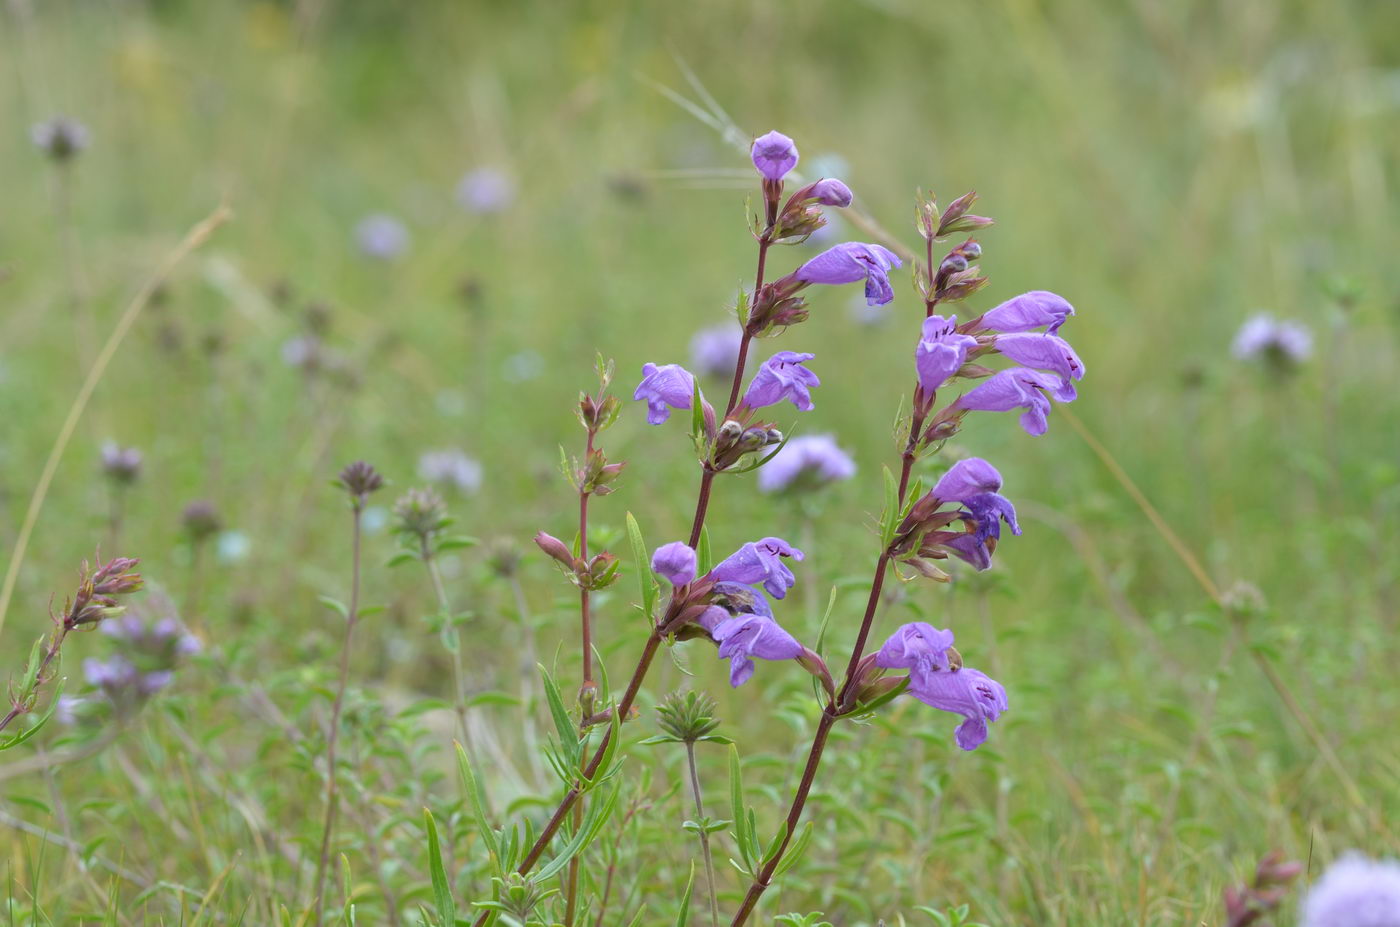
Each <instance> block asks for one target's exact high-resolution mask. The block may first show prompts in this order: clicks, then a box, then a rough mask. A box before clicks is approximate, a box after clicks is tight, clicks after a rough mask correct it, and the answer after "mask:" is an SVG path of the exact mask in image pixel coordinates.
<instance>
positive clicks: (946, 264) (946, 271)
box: [938, 252, 967, 277]
mask: <svg viewBox="0 0 1400 927" xmlns="http://www.w3.org/2000/svg"><path fill="white" fill-rule="evenodd" d="M965 270H967V258H965V257H963V256H962V255H961V254H958V253H957V252H954V253H952V254H950V255H948V256H947V257H946V258H944V259H943V263H942V264H939V265H938V273H939V275H940V276H943V277H948V276H951V275H953V274H958V273H962V272H963V271H965Z"/></svg>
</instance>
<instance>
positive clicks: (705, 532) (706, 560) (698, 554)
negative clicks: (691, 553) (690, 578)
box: [695, 525, 714, 576]
mask: <svg viewBox="0 0 1400 927" xmlns="http://www.w3.org/2000/svg"><path fill="white" fill-rule="evenodd" d="M695 560H696V562H697V572H696V574H695V575H696V576H704V575H705V574H706V573H708V572H710V568H711V567H713V566H714V556H713V555H712V554H711V553H710V526H709V525H705V526H704V527H702V528H701V529H700V543H699V546H697V547H696V548H695Z"/></svg>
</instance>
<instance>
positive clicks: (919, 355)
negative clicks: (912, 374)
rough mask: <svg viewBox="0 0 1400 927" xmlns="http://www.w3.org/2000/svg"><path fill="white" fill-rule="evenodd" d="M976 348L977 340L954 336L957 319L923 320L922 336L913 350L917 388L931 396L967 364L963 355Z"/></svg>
mask: <svg viewBox="0 0 1400 927" xmlns="http://www.w3.org/2000/svg"><path fill="white" fill-rule="evenodd" d="M975 347H977V339H976V338H974V337H972V336H971V335H962V334H959V333H958V317H957V316H951V317H949V318H946V319H945V318H943V317H942V316H941V315H932V316H929V317H928V318H926V319H924V328H923V335H922V337H920V338H919V344H918V347H916V348H915V349H914V366H915V367H916V368H917V369H918V372H919V385H920V386H922V387H923V389H924V392H925V393H926V394H928V395H932V394H933V393H934V392H935V391H936V390H938V389H939V388H940V387H941V386H943V384H944V383H947V382H948V380H949V379H951V378H952V376H953V374H955V373H957V372H958V370H959V368H961V367H962V365H963V364H964V363H966V362H967V352H968V351H970V350H972V349H973V348H975Z"/></svg>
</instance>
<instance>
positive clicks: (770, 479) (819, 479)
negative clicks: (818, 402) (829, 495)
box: [758, 435, 856, 492]
mask: <svg viewBox="0 0 1400 927" xmlns="http://www.w3.org/2000/svg"><path fill="white" fill-rule="evenodd" d="M855 473H856V464H855V461H853V460H851V457H850V455H849V454H847V453H846V452H845V451H843V450H841V448H840V447H839V446H838V445H837V444H836V439H835V438H833V437H832V436H831V435H803V436H802V437H800V438H793V439H792V440H791V441H789V442H788V443H787V444H784V445H783V447H782V449H781V450H779V451H778V452H777V453H776V454H775V455H774V456H773V458H772V459H771V460H769V461H768V463H766V464H764V465H763V469H761V470H759V471H758V488H759V489H760V490H761V491H763V492H776V491H778V490H782V489H788V488H797V487H809V488H810V487H813V486H822V485H825V484H827V483H832V482H835V481H837V480H848V479H850V478H851V477H853V476H855Z"/></svg>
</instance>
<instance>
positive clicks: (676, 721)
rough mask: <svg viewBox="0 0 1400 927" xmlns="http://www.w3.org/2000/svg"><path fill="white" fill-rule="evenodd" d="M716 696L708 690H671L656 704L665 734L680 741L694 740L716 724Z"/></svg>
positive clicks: (692, 741) (703, 736)
mask: <svg viewBox="0 0 1400 927" xmlns="http://www.w3.org/2000/svg"><path fill="white" fill-rule="evenodd" d="M715 708H716V705H715V700H714V699H713V698H712V697H710V696H709V695H708V694H707V693H704V692H696V691H694V690H691V691H689V692H684V693H681V692H672V693H670V694H669V695H667V696H666V697H665V698H664V699H662V700H661V704H659V705H657V706H656V714H657V716H658V718H657V720H658V721H659V722H660V724H661V729H662V730H663V731H665V732H666V734H667V735H668V736H670V737H671V738H673V739H674V740H677V741H679V742H681V743H687V744H693V743H695V742H696V741H697V740H701V739H703V738H705V737H706V735H708V734H709V733H710V732H711V731H713V730H714V729H715V728H717V727H719V719H717V718H716V717H715V716H714V715H715Z"/></svg>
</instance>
